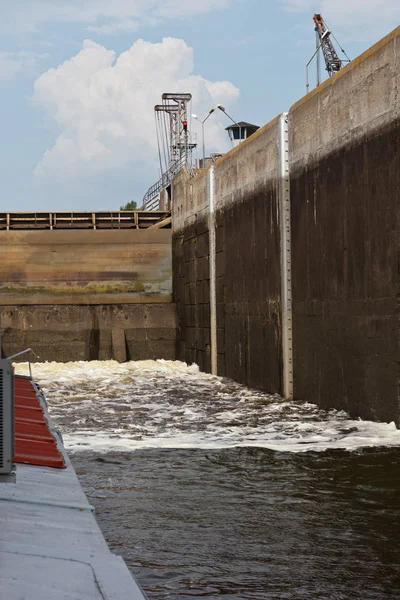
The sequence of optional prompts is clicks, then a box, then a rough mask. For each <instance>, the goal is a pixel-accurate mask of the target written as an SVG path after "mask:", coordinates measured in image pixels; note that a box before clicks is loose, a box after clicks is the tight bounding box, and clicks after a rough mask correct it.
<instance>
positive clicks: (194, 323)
mask: <svg viewBox="0 0 400 600" xmlns="http://www.w3.org/2000/svg"><path fill="white" fill-rule="evenodd" d="M173 198H174V201H173V211H174V212H173V224H174V225H173V226H174V230H173V272H174V298H175V299H176V306H177V316H178V336H177V357H178V358H180V359H181V360H184V361H186V362H188V363H192V362H195V363H197V364H198V365H199V366H200V368H201V369H202V370H205V371H208V372H209V371H210V368H211V365H210V274H209V236H208V220H207V207H208V199H207V177H206V176H205V175H204V174H202V175H198V176H197V177H196V178H195V179H192V180H191V181H190V183H189V180H188V178H187V174H186V172H185V171H182V172H181V173H180V174H179V175H178V177H177V178H176V179H175V181H174V184H173Z"/></svg>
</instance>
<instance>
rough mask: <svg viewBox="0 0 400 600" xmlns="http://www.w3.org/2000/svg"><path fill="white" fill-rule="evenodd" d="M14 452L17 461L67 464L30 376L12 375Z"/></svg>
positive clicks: (59, 466) (33, 463)
mask: <svg viewBox="0 0 400 600" xmlns="http://www.w3.org/2000/svg"><path fill="white" fill-rule="evenodd" d="M14 408H15V456H14V461H15V462H17V463H27V464H29V465H42V466H46V467H56V468H59V469H62V468H66V464H65V461H64V457H63V455H62V453H61V452H60V451H59V449H58V448H57V443H56V439H55V437H54V436H53V434H52V432H51V431H50V429H49V425H48V422H47V419H46V417H45V414H44V412H43V410H42V407H41V404H40V402H39V398H38V397H37V395H36V391H35V388H34V387H33V385H32V382H31V381H30V380H29V379H25V378H23V377H19V376H18V375H16V376H15V378H14Z"/></svg>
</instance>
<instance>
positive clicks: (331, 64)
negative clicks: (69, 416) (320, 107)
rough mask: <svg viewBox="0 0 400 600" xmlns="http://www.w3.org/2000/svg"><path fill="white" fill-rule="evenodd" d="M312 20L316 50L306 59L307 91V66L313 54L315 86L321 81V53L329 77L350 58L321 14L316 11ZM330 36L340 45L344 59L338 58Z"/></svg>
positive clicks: (307, 83) (307, 84)
mask: <svg viewBox="0 0 400 600" xmlns="http://www.w3.org/2000/svg"><path fill="white" fill-rule="evenodd" d="M313 20H314V24H315V32H316V50H315V52H314V54H313V55H312V57H311V58H310V60H309V61H308V63H307V67H306V72H307V82H306V87H307V92H308V91H309V87H310V84H309V80H308V67H309V65H310V63H311V61H312V60H313V59H314V57H315V56H316V57H317V86H318V85H319V84H320V83H321V60H320V57H321V53H322V55H323V57H324V61H325V68H326V71H327V72H328V75H329V77H332V75H334V74H335V73H337V72H338V71H340V69H341V68H342V67H343V66H344V65H345V64H347V63H349V62H350V58H349V57H348V56H347V54H346V52H345V50H344V48H342V47H341V46H340V44H339V42H338V41H337V39H336V38H335V36H334V35H333V33H332V32H331V30H330V29H329V28H328V26H327V24H326V22H325V21H324V19H323V18H322V15H320V14H319V13H316V14H315V15H314V17H313ZM331 38H333V39H334V40H335V41H336V42H337V44H338V45H339V47H340V50H341V52H343V54H344V55H345V57H346V58H345V59H341V58H339V55H338V53H337V52H336V49H335V46H334V45H333V42H332V39H331Z"/></svg>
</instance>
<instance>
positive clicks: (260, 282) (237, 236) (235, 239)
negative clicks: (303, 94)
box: [215, 119, 282, 393]
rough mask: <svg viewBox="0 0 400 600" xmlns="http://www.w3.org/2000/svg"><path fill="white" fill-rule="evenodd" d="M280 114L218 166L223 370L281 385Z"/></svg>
mask: <svg viewBox="0 0 400 600" xmlns="http://www.w3.org/2000/svg"><path fill="white" fill-rule="evenodd" d="M277 140H278V119H275V120H274V121H272V122H271V123H269V124H268V125H266V126H265V127H263V128H262V129H260V130H259V131H257V133H255V134H254V135H253V136H252V137H251V138H250V139H249V140H248V141H247V142H244V143H242V144H240V146H237V147H236V148H235V149H234V150H232V151H231V152H229V153H228V154H227V155H226V156H225V157H222V158H221V159H220V160H219V161H218V162H217V163H216V166H215V205H216V213H217V256H216V276H217V328H218V363H219V364H218V370H219V373H220V374H225V375H227V376H228V377H231V378H233V379H236V380H237V381H240V382H241V383H245V384H247V385H250V386H253V387H259V388H263V389H265V390H267V391H268V392H271V393H275V392H279V391H282V390H281V373H280V355H281V326H280V322H281V320H280V302H281V293H280V284H281V282H280V269H279V262H280V230H279V156H278V144H277Z"/></svg>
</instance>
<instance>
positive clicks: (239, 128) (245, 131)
mask: <svg viewBox="0 0 400 600" xmlns="http://www.w3.org/2000/svg"><path fill="white" fill-rule="evenodd" d="M225 129H226V131H227V132H228V134H229V139H230V140H231V144H232V148H235V146H237V145H238V144H240V142H242V141H243V140H247V138H248V137H250V136H251V135H253V133H255V132H256V131H257V129H260V128H259V126H258V125H252V124H251V123H246V122H245V121H239V123H235V125H230V126H229V127H226V128H225Z"/></svg>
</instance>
